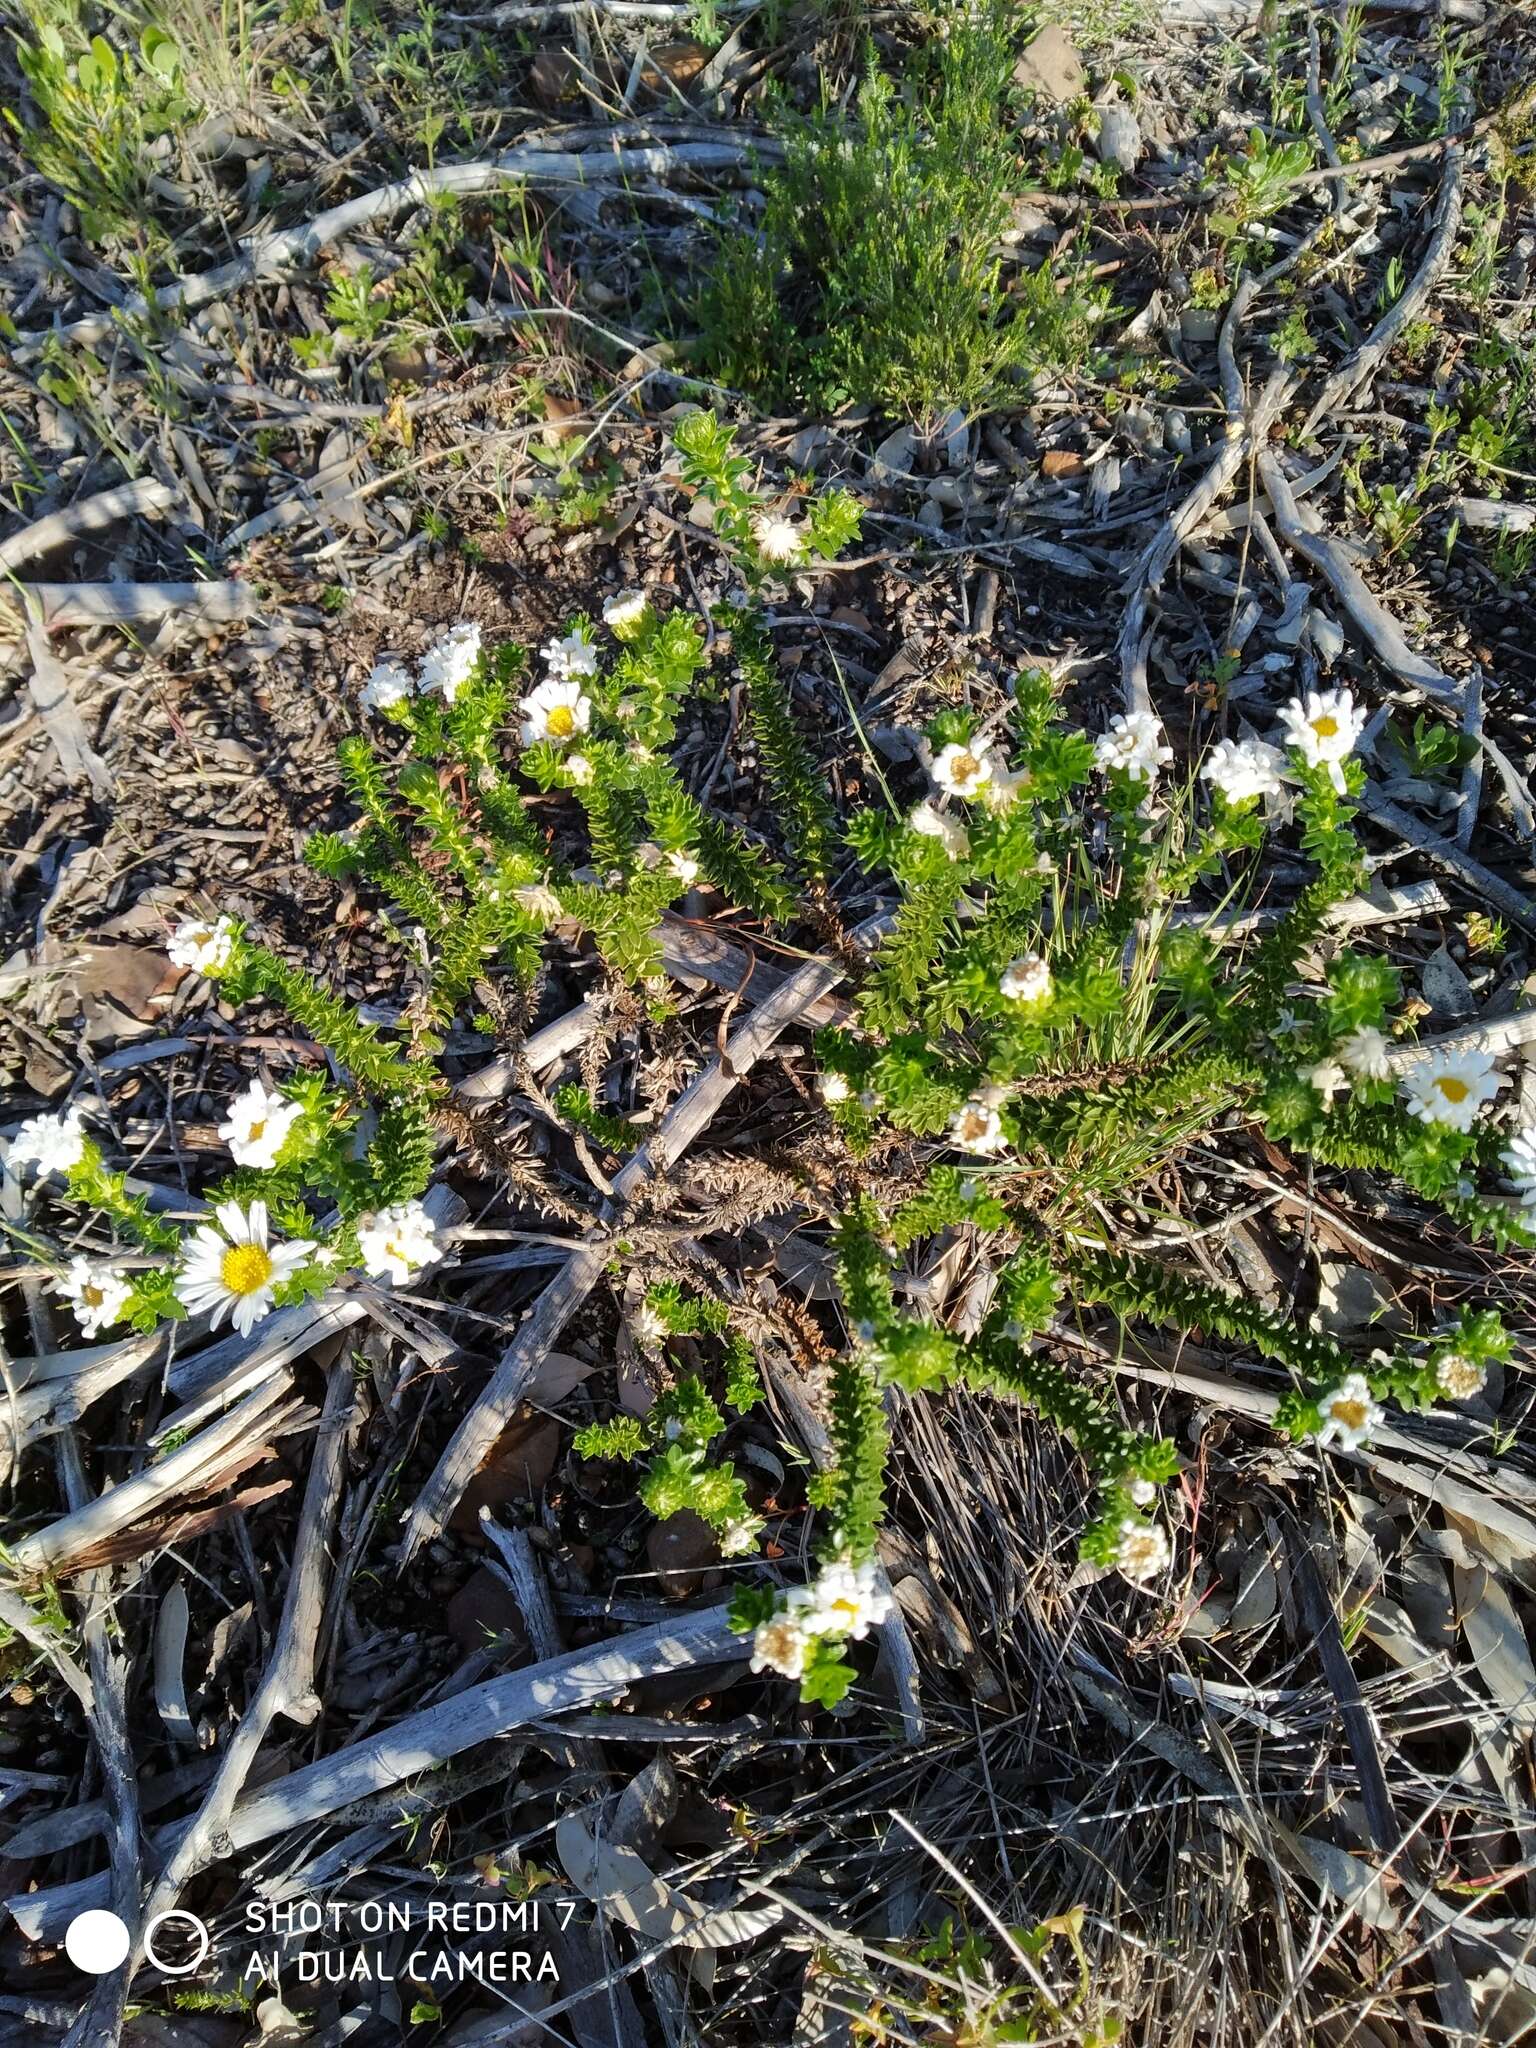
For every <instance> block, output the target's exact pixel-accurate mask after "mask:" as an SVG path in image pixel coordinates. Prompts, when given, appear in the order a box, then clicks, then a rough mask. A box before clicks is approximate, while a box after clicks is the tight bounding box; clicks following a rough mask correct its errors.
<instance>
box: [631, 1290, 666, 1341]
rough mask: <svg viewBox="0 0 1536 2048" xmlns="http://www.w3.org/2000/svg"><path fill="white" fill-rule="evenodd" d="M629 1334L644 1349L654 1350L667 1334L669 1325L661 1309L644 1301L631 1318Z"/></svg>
mask: <svg viewBox="0 0 1536 2048" xmlns="http://www.w3.org/2000/svg"><path fill="white" fill-rule="evenodd" d="M629 1334H630V1335H631V1336H632V1337H633V1338H634V1340H635V1342H636V1343H637V1344H638V1345H640V1346H641V1347H642V1349H644V1350H647V1351H649V1350H653V1349H654V1348H655V1346H656V1345H658V1344H660V1343H661V1342H662V1340H663V1339H664V1338H665V1337H666V1335H667V1325H666V1322H665V1319H664V1318H663V1317H662V1315H661V1313H660V1312H659V1310H657V1309H654V1308H652V1307H651V1304H650V1303H649V1302H648V1301H642V1302H641V1304H640V1306H639V1308H637V1309H636V1311H635V1313H634V1314H633V1315H632V1316H631V1317H630V1319H629Z"/></svg>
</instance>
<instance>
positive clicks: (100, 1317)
mask: <svg viewBox="0 0 1536 2048" xmlns="http://www.w3.org/2000/svg"><path fill="white" fill-rule="evenodd" d="M132 1298H133V1289H132V1287H130V1286H129V1284H128V1282H127V1281H126V1280H125V1279H124V1278H123V1275H122V1273H121V1271H120V1270H119V1268H118V1267H116V1266H107V1265H98V1264H97V1262H96V1261H95V1260H94V1259H84V1258H76V1259H71V1260H70V1262H69V1270H68V1271H67V1272H66V1273H65V1275H64V1277H63V1279H62V1280H61V1281H60V1282H59V1299H60V1300H61V1301H67V1302H68V1303H69V1305H70V1307H71V1308H72V1309H73V1310H74V1312H75V1321H76V1322H77V1323H78V1324H79V1325H80V1330H81V1334H82V1335H83V1336H86V1337H94V1336H95V1335H96V1334H97V1332H98V1331H100V1330H104V1329H106V1328H107V1326H108V1325H109V1324H110V1323H116V1322H121V1320H122V1315H123V1310H124V1309H125V1308H126V1307H127V1306H128V1304H129V1302H130V1301H131V1300H132Z"/></svg>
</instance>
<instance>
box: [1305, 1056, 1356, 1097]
mask: <svg viewBox="0 0 1536 2048" xmlns="http://www.w3.org/2000/svg"><path fill="white" fill-rule="evenodd" d="M1306 1078H1307V1080H1308V1081H1309V1082H1310V1083H1311V1085H1312V1086H1313V1087H1314V1088H1315V1089H1316V1090H1317V1092H1318V1094H1319V1095H1321V1097H1322V1098H1323V1107H1324V1109H1332V1107H1333V1098H1334V1096H1335V1095H1337V1094H1338V1092H1339V1090H1340V1089H1341V1088H1347V1087H1348V1086H1349V1076H1348V1074H1346V1073H1345V1071H1344V1069H1343V1068H1342V1067H1341V1066H1340V1065H1339V1062H1338V1061H1337V1060H1319V1061H1318V1063H1317V1065H1316V1066H1315V1067H1308V1069H1307V1072H1306Z"/></svg>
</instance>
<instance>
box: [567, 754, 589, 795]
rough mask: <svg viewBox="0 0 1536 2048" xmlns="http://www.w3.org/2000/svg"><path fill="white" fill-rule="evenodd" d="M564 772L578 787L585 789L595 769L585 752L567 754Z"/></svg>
mask: <svg viewBox="0 0 1536 2048" xmlns="http://www.w3.org/2000/svg"><path fill="white" fill-rule="evenodd" d="M565 772H566V774H567V775H569V777H570V778H571V780H572V782H574V783H575V785H576V787H577V788H578V789H585V788H586V786H587V784H588V783H589V782H590V781H591V780H592V776H593V774H594V772H595V771H594V769H593V767H592V763H591V762H590V761H589V760H588V759H587V757H586V755H585V754H567V755H566V757H565Z"/></svg>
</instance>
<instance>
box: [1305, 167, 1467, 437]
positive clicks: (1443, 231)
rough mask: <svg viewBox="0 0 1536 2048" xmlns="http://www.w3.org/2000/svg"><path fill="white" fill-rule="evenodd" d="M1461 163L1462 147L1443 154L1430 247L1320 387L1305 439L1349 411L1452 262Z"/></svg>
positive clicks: (1459, 215) (1308, 417)
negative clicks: (1401, 290) (1347, 407)
mask: <svg viewBox="0 0 1536 2048" xmlns="http://www.w3.org/2000/svg"><path fill="white" fill-rule="evenodd" d="M1464 162H1465V157H1464V153H1463V150H1462V148H1461V145H1460V144H1459V143H1452V144H1451V146H1450V147H1449V148H1448V149H1447V150H1446V152H1445V172H1444V175H1443V177H1442V178H1441V181H1440V198H1439V202H1438V204H1437V205H1436V207H1435V221H1434V228H1433V231H1432V232H1431V234H1430V238H1429V246H1428V247H1427V248H1426V249H1425V251H1424V254H1423V257H1422V258H1421V259H1420V262H1419V267H1418V269H1417V270H1416V271H1415V272H1414V274H1413V277H1412V279H1411V280H1410V282H1409V284H1408V287H1407V289H1406V290H1405V291H1404V293H1403V295H1402V297H1401V298H1400V299H1398V300H1397V301H1396V302H1395V303H1394V304H1393V305H1391V306H1389V307H1388V308H1387V310H1386V312H1385V313H1383V314H1382V316H1381V318H1380V319H1379V320H1378V321H1377V323H1376V325H1375V326H1374V327H1373V328H1372V329H1371V331H1370V333H1369V334H1368V335H1367V336H1366V338H1365V340H1364V341H1363V342H1361V344H1360V346H1359V348H1357V349H1356V350H1355V352H1354V354H1353V355H1352V356H1351V357H1350V358H1349V360H1348V361H1347V362H1344V363H1341V364H1340V365H1339V367H1338V369H1336V370H1335V371H1334V373H1333V375H1332V376H1331V377H1329V378H1328V380H1327V381H1326V383H1325V384H1324V385H1323V388H1322V390H1321V391H1320V392H1319V393H1318V395H1317V399H1316V401H1315V402H1314V404H1313V407H1312V410H1311V411H1310V412H1309V413H1308V414H1307V418H1306V424H1305V426H1304V427H1303V428H1302V433H1303V436H1305V435H1307V434H1310V433H1311V432H1312V431H1313V429H1314V428H1315V427H1316V425H1317V423H1318V421H1319V420H1321V419H1326V418H1328V417H1329V416H1330V415H1331V414H1333V413H1336V412H1338V411H1339V410H1340V409H1341V408H1342V407H1343V406H1345V405H1347V404H1348V402H1349V400H1350V399H1352V398H1353V397H1354V396H1355V394H1356V392H1357V391H1359V389H1360V387H1361V385H1362V384H1364V383H1365V382H1366V380H1367V378H1369V377H1370V376H1372V375H1373V374H1374V373H1375V371H1376V370H1377V369H1378V368H1379V367H1380V365H1381V364H1382V363H1383V362H1384V361H1385V360H1386V358H1387V356H1388V355H1389V354H1390V353H1391V350H1392V346H1393V344H1394V343H1395V341H1396V340H1397V337H1398V336H1399V335H1400V334H1401V333H1402V331H1403V329H1404V328H1405V327H1406V326H1407V325H1408V322H1409V321H1410V320H1413V319H1415V318H1416V317H1417V315H1418V312H1419V309H1420V307H1422V306H1423V305H1424V303H1425V301H1426V300H1427V299H1428V298H1429V295H1430V293H1431V292H1432V291H1433V290H1434V288H1435V284H1436V282H1437V281H1438V279H1439V276H1440V273H1441V272H1442V271H1443V270H1444V268H1445V266H1446V264H1447V263H1448V262H1449V261H1450V258H1451V251H1452V249H1453V248H1454V247H1455V245H1456V230H1457V228H1458V227H1459V226H1460V225H1461V189H1462V170H1463V165H1464Z"/></svg>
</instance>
